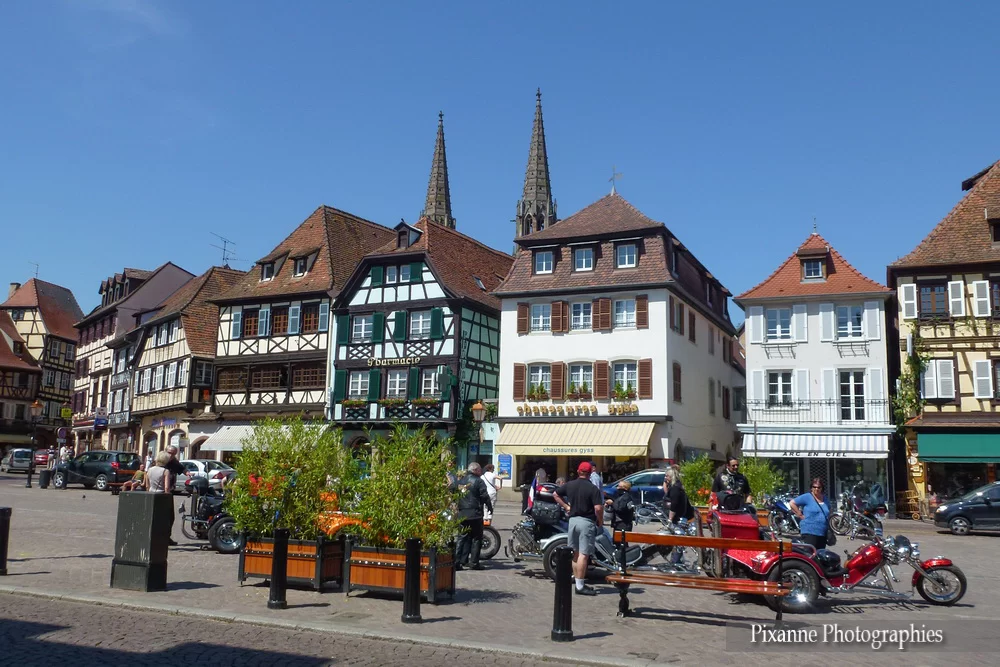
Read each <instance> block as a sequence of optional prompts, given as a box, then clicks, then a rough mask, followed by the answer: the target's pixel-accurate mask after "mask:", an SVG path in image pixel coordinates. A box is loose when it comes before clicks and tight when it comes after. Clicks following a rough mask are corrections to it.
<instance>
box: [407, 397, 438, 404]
mask: <svg viewBox="0 0 1000 667" xmlns="http://www.w3.org/2000/svg"><path fill="white" fill-rule="evenodd" d="M410 403H412V404H413V405H440V404H441V399H439V398H435V397H433V396H420V397H419V398H414V399H413V400H412V401H410Z"/></svg>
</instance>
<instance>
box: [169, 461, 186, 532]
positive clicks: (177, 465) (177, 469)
mask: <svg viewBox="0 0 1000 667" xmlns="http://www.w3.org/2000/svg"><path fill="white" fill-rule="evenodd" d="M167 455H168V456H170V460H169V461H168V462H167V466H166V467H167V470H169V471H170V473H171V477H172V479H173V482H174V483H176V481H177V476H178V475H185V474H187V470H186V469H185V468H184V466H183V465H181V462H180V461H178V460H177V448H176V447H175V446H173V445H170V446H169V447H167ZM167 492H168V493H170V494H171V496H170V498H171V504H172V501H173V492H174V484H171V485H170V486H169V487H168V489H167ZM173 534H174V512H171V513H170V535H171V537H172V536H173ZM170 541H171V542H173V539H171V540H170ZM174 544H176V542H174Z"/></svg>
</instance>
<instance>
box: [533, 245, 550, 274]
mask: <svg viewBox="0 0 1000 667" xmlns="http://www.w3.org/2000/svg"><path fill="white" fill-rule="evenodd" d="M535 273H536V274H537V273H552V251H551V250H536V251H535Z"/></svg>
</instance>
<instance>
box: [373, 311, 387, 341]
mask: <svg viewBox="0 0 1000 667" xmlns="http://www.w3.org/2000/svg"><path fill="white" fill-rule="evenodd" d="M372 342H373V343H382V342H385V313H375V314H374V315H372Z"/></svg>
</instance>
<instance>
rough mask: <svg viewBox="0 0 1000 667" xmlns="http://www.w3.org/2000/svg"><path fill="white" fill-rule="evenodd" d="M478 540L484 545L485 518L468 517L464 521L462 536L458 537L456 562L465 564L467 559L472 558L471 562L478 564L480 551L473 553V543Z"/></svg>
mask: <svg viewBox="0 0 1000 667" xmlns="http://www.w3.org/2000/svg"><path fill="white" fill-rule="evenodd" d="M477 540H478V541H479V544H480V545H482V543H483V520H482V519H475V518H474V519H466V520H465V521H463V522H462V536H461V537H460V538H458V547H457V548H456V549H455V562H457V563H458V564H459V565H465V564H466V561H467V560H470V559H472V562H471V563H469V564H470V565H476V564H477V563H478V562H479V552H478V551H476V553H475V554H473V548H472V543H473V542H475V541H477ZM473 557H474V558H473Z"/></svg>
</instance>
